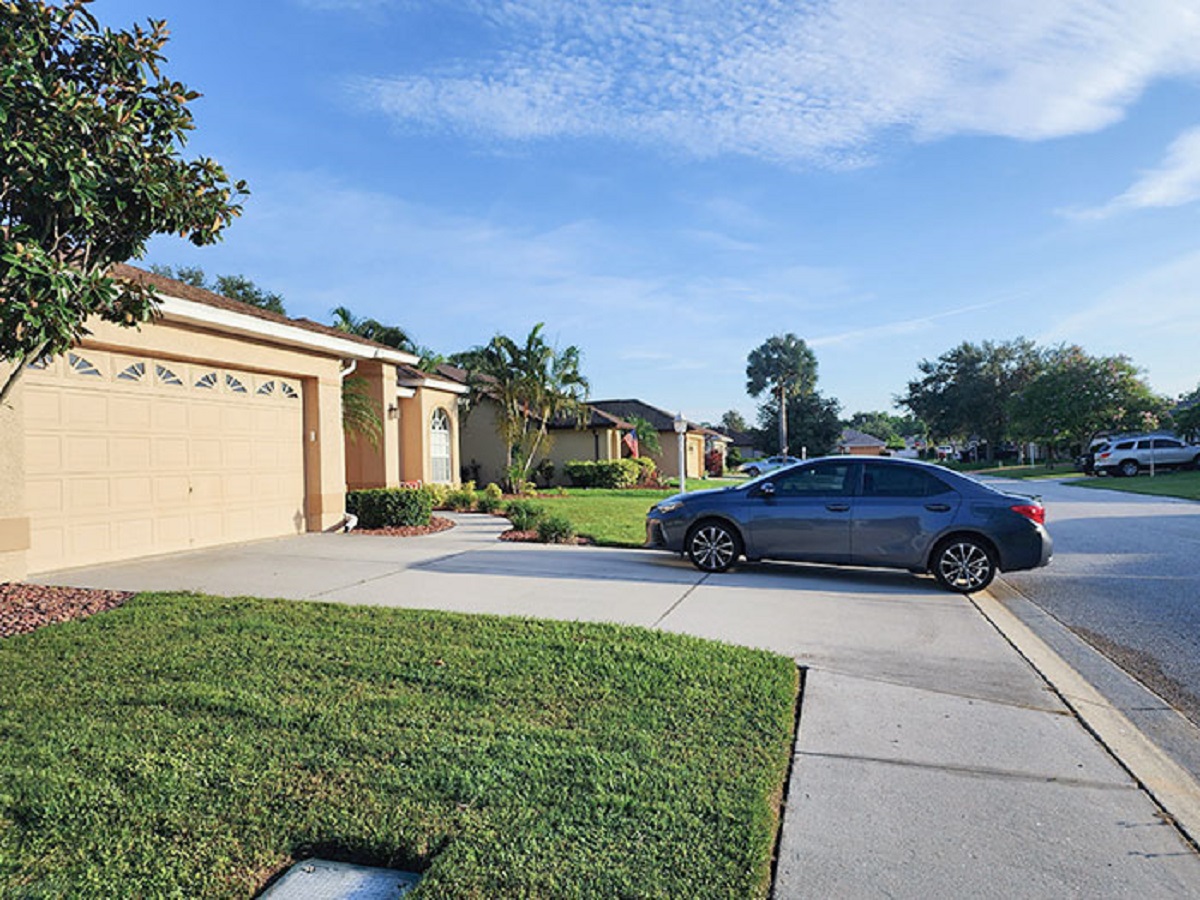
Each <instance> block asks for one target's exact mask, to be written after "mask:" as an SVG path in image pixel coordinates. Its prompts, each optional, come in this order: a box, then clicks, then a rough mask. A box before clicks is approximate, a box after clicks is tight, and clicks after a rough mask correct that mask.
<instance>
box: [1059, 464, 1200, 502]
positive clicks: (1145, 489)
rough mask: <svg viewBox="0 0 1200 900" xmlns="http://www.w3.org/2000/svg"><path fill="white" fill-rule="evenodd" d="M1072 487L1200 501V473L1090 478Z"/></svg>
mask: <svg viewBox="0 0 1200 900" xmlns="http://www.w3.org/2000/svg"><path fill="white" fill-rule="evenodd" d="M1071 484H1072V486H1074V487H1083V488H1098V489H1100V490H1105V491H1125V492H1127V493H1130V494H1152V495H1154V496H1156V497H1180V498H1182V499H1184V500H1200V472H1178V471H1167V472H1158V473H1157V474H1155V476H1154V477H1153V478H1151V477H1150V474H1149V473H1148V472H1143V473H1142V474H1141V475H1138V476H1136V477H1134V478H1114V477H1112V476H1111V475H1110V476H1106V477H1104V478H1088V479H1086V480H1081V481H1072V482H1071Z"/></svg>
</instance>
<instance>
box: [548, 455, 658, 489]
mask: <svg viewBox="0 0 1200 900" xmlns="http://www.w3.org/2000/svg"><path fill="white" fill-rule="evenodd" d="M642 468H643V466H642V465H640V464H639V463H638V462H636V461H635V460H632V459H610V460H602V461H600V462H587V461H584V460H572V461H571V462H569V463H567V464H566V465H565V466H564V467H563V470H564V471H565V472H566V473H567V477H568V478H570V479H571V483H572V484H573V485H575V486H576V487H592V488H627V487H633V486H634V485H635V484H637V483H638V479H639V477H640V476H641V473H642Z"/></svg>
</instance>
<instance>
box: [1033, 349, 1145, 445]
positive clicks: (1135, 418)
mask: <svg viewBox="0 0 1200 900" xmlns="http://www.w3.org/2000/svg"><path fill="white" fill-rule="evenodd" d="M1010 406H1011V408H1012V419H1013V427H1014V429H1015V430H1016V431H1017V432H1018V433H1019V434H1020V435H1021V437H1023V438H1026V439H1029V440H1034V441H1040V442H1043V443H1046V444H1049V445H1050V446H1061V445H1064V444H1066V445H1068V446H1072V447H1075V448H1082V447H1086V446H1087V444H1088V442H1089V440H1090V439H1091V437H1092V436H1093V435H1095V434H1096V433H1097V432H1100V431H1127V430H1129V431H1132V430H1138V429H1141V428H1143V427H1145V422H1146V421H1147V417H1152V418H1155V419H1157V418H1160V417H1163V416H1164V414H1165V413H1166V409H1167V406H1168V404H1167V402H1166V401H1165V400H1164V399H1163V398H1161V397H1157V396H1155V395H1154V393H1153V392H1152V391H1151V390H1150V387H1149V385H1147V384H1146V382H1145V380H1144V379H1143V378H1142V377H1141V374H1140V373H1139V371H1138V369H1137V367H1136V366H1135V365H1134V364H1133V363H1132V362H1131V361H1130V360H1129V358H1128V357H1125V356H1089V355H1088V354H1087V353H1085V352H1084V351H1083V349H1082V348H1081V347H1078V346H1074V345H1072V346H1065V347H1058V348H1056V349H1054V350H1051V351H1049V352H1048V353H1047V354H1046V367H1045V369H1044V371H1042V372H1041V373H1040V374H1039V375H1038V376H1037V377H1036V378H1034V379H1033V381H1031V382H1030V383H1029V384H1028V385H1027V386H1026V387H1025V388H1024V389H1023V390H1021V391H1020V392H1019V393H1017V394H1015V395H1014V396H1013V397H1012V399H1011V402H1010Z"/></svg>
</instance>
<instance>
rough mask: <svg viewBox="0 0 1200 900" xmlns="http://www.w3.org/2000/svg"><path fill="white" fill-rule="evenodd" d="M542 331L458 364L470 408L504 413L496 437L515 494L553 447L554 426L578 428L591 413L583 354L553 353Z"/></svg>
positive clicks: (473, 353)
mask: <svg viewBox="0 0 1200 900" xmlns="http://www.w3.org/2000/svg"><path fill="white" fill-rule="evenodd" d="M543 327H544V326H543V323H540V322H539V323H538V324H537V325H535V326H534V327H533V329H532V330H531V331H530V332H529V335H528V337H526V338H525V343H524V345H520V344H518V343H517V342H516V341H514V340H513V339H512V338H510V337H508V336H507V335H503V334H498V335H496V336H495V337H493V338H492V339H491V340H490V341H489V342H488V343H487V344H485V345H484V346H482V347H475V348H473V349H471V350H469V351H467V352H466V353H463V354H459V355H458V356H457V358H456V359H457V362H458V364H459V365H461V366H463V367H464V368H466V369H467V371H468V373H469V374H468V376H467V386H468V388H470V396H469V397H468V403H469V404H470V405H472V406H473V405H475V404H477V403H479V402H481V401H483V400H489V401H491V402H493V403H495V404H496V405H497V407H499V409H498V413H497V416H496V433H497V434H498V435H499V436H500V439H501V440H502V441H503V442H504V450H505V475H506V479H507V480H508V482H509V485H508V487H509V488H510V489H516V488H517V487H519V486H520V484H521V483H523V482H525V481H526V480H528V478H529V471H530V469H531V468H532V467H533V461H534V459H536V458H537V454H538V452H539V451H541V450H543V449H545V448H546V446H547V445H548V444H549V440H550V438H549V435H548V428H549V426H550V424H551V423H553V422H554V421H555V420H559V419H563V418H567V419H571V418H573V419H575V421H576V422H577V423H579V422H582V421H583V418H584V415H585V413H586V404H585V400H586V399H587V392H588V382H587V379H586V378H584V377H583V375H582V374H581V373H580V371H579V364H580V359H581V354H580V351H579V348H578V347H575V346H570V347H567V348H566V349H565V350H563V351H561V352H560V351H558V350H557V349H556V348H554V347H551V346H550V345H548V344H547V343H546V341H545V339H544V338H543V337H542V328H543Z"/></svg>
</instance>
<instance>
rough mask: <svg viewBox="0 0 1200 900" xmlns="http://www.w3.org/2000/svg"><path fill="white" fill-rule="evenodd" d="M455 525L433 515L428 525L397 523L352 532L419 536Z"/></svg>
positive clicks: (435, 532) (352, 532)
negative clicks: (385, 526)
mask: <svg viewBox="0 0 1200 900" xmlns="http://www.w3.org/2000/svg"><path fill="white" fill-rule="evenodd" d="M453 527H454V523H453V522H451V521H450V520H449V519H443V518H442V517H441V516H431V517H430V519H429V524H428V525H396V526H393V527H391V528H355V529H354V530H353V531H351V532H350V533H351V534H387V535H391V536H392V537H418V536H420V535H422V534H437V533H438V532H439V531H446V530H448V529H450V528H453Z"/></svg>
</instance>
